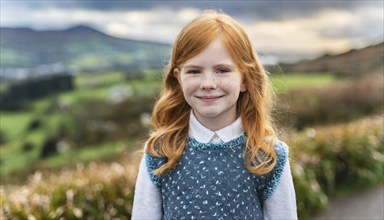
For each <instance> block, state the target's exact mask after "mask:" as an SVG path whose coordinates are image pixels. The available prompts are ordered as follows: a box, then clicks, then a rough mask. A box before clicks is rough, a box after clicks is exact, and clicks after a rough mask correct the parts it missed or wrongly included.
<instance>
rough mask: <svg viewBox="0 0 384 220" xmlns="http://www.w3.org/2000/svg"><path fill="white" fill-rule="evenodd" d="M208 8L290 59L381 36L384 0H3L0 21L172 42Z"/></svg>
mask: <svg viewBox="0 0 384 220" xmlns="http://www.w3.org/2000/svg"><path fill="white" fill-rule="evenodd" d="M204 9H215V10H219V11H223V12H225V13H228V14H229V15H231V16H233V17H234V18H235V19H236V20H238V21H239V22H240V23H241V24H243V25H244V26H245V28H246V30H247V31H248V33H249V34H250V36H251V38H252V40H253V42H254V45H255V47H256V49H257V50H258V51H259V52H263V53H266V54H270V55H272V56H274V57H278V58H279V59H283V60H285V61H289V60H295V59H305V58H312V57H315V56H318V55H321V54H323V53H340V52H344V51H347V50H349V49H351V48H361V47H364V46H367V45H370V44H376V43H379V42H382V41H383V40H384V30H383V27H384V0H360V1H358V0H307V1H306V0H269V1H267V0H263V1H145V0H144V1H122V0H120V1H116V0H108V1H107V0H93V1H87V0H81V1H68V0H67V1H64V0H52V1H37V0H36V1H35V0H33V1H28V0H0V10H1V11H0V12H1V13H0V26H1V27H30V28H33V29H35V30H48V29H55V30H57V29H65V28H69V27H71V26H74V25H79V24H85V25H89V26H91V27H93V28H96V29H98V30H100V31H103V32H105V33H107V34H110V35H113V36H117V37H122V38H131V39H138V40H150V41H158V42H164V43H172V41H173V40H174V39H175V38H176V35H177V33H178V32H179V31H180V29H181V28H182V27H183V26H184V25H185V24H186V23H187V22H189V21H191V20H192V19H193V18H195V17H196V16H197V15H198V14H199V13H201V11H202V10H204Z"/></svg>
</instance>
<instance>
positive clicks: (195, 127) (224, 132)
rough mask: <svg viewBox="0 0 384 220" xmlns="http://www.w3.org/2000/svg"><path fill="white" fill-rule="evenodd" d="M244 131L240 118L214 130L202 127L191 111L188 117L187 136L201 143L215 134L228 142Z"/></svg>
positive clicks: (209, 139) (206, 141)
mask: <svg viewBox="0 0 384 220" xmlns="http://www.w3.org/2000/svg"><path fill="white" fill-rule="evenodd" d="M243 132H244V129H243V126H242V124H241V119H240V118H237V119H236V121H234V122H233V123H232V124H230V125H228V126H227V127H224V128H222V129H220V130H218V131H216V132H214V131H211V130H209V129H208V128H206V127H204V125H202V124H201V123H200V122H199V121H198V120H197V118H196V117H195V115H194V114H193V111H191V114H190V117H189V136H190V137H192V138H194V139H196V140H197V141H198V142H201V143H208V142H210V141H211V140H212V138H213V137H214V136H215V135H217V136H218V137H219V138H220V140H221V141H224V142H228V141H231V140H233V139H235V138H237V137H239V136H240V135H241V134H242V133H243Z"/></svg>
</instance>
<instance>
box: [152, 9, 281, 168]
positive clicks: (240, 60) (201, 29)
mask: <svg viewBox="0 0 384 220" xmlns="http://www.w3.org/2000/svg"><path fill="white" fill-rule="evenodd" d="M217 36H220V37H221V39H222V40H223V42H224V44H225V46H226V48H227V49H228V51H229V53H230V54H231V56H232V58H233V60H234V62H235V64H236V65H237V67H238V68H239V70H240V72H241V74H242V77H243V80H244V83H245V86H246V88H247V91H246V92H245V93H241V94H240V96H239V99H238V102H237V111H238V113H239V115H240V117H241V121H242V125H243V128H244V130H245V132H246V134H247V142H246V148H245V150H244V160H245V163H246V167H247V169H248V170H249V171H250V172H252V173H256V174H260V175H261V174H265V173H268V172H269V171H271V170H272V169H273V167H274V166H275V164H276V153H275V151H274V143H275V139H276V137H275V131H274V128H273V124H272V118H271V109H272V103H273V102H272V97H273V96H272V94H273V93H272V90H271V89H270V82H269V79H268V76H267V74H266V71H265V70H264V68H263V67H262V65H261V63H260V62H259V59H258V58H257V56H256V54H255V52H254V48H253V46H252V43H251V41H250V39H249V37H248V35H247V34H246V32H245V30H244V29H243V27H242V26H241V25H240V24H239V23H237V22H236V21H235V20H234V19H232V18H231V17H230V16H228V15H225V14H221V13H217V12H214V11H206V12H205V13H203V14H202V15H201V16H199V17H198V18H196V19H194V20H193V21H191V22H190V23H189V24H188V25H186V26H185V27H184V28H183V29H182V30H181V32H180V34H179V35H178V37H177V39H176V41H175V43H174V45H173V48H172V56H171V59H170V62H169V66H168V68H167V70H166V73H165V76H164V81H163V88H162V91H161V94H160V98H159V100H158V101H157V102H156V104H155V106H154V109H153V114H152V126H153V129H154V131H153V132H152V133H151V135H150V137H149V139H148V143H147V151H148V152H149V154H151V155H152V156H155V157H165V158H167V162H166V163H165V164H164V165H163V166H161V167H160V168H158V169H156V170H155V171H154V172H155V173H156V174H161V173H165V172H166V171H168V170H170V169H172V168H173V167H174V166H175V165H176V164H177V162H178V161H179V159H180V157H181V155H182V153H183V150H184V147H185V145H186V142H187V138H188V127H189V116H190V112H191V107H190V106H189V105H188V103H187V102H186V101H185V99H184V96H183V92H182V90H181V87H180V85H179V82H178V80H177V78H176V76H175V74H174V71H175V69H176V68H179V67H180V66H181V65H182V64H184V63H185V62H186V61H187V60H189V59H191V58H192V57H194V56H196V55H198V54H199V53H201V52H202V51H203V50H204V49H205V48H206V47H207V46H208V45H209V44H210V43H211V42H212V41H213V40H214V39H215V38H216V37H217Z"/></svg>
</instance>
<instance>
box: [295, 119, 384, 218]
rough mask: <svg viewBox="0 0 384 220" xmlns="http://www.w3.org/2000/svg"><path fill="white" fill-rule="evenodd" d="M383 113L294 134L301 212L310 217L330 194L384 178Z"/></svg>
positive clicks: (335, 194) (296, 183) (297, 185)
mask: <svg viewBox="0 0 384 220" xmlns="http://www.w3.org/2000/svg"><path fill="white" fill-rule="evenodd" d="M383 124H384V116H383V115H378V116H373V117H370V118H364V119H361V120H358V121H354V122H350V123H347V124H339V125H331V126H325V127H320V128H307V129H306V130H304V131H302V132H300V133H293V134H291V135H290V136H289V137H288V139H289V141H288V143H289V146H290V147H291V158H292V161H291V166H292V174H293V178H294V183H295V188H296V196H297V205H298V212H299V216H300V217H309V216H311V215H312V214H314V213H315V212H317V211H319V210H321V209H322V208H324V207H326V206H327V204H328V198H330V197H334V196H337V195H339V194H340V193H344V192H348V191H353V190H356V189H362V188H364V187H369V186H373V185H375V184H377V183H380V182H383V181H384V166H383V164H384V127H383Z"/></svg>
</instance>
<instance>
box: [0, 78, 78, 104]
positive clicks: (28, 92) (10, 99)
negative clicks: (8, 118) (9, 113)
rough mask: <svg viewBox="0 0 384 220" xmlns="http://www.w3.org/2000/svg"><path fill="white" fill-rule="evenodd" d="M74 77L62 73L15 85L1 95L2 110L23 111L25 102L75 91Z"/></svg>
mask: <svg viewBox="0 0 384 220" xmlns="http://www.w3.org/2000/svg"><path fill="white" fill-rule="evenodd" d="M73 88H74V86H73V77H72V75H70V74H67V73H62V74H57V75H52V76H45V77H42V78H32V79H29V80H24V81H20V82H17V83H13V84H11V85H10V86H9V88H8V89H7V91H6V92H3V93H0V109H2V110H4V109H5V110H15V109H16V110H18V109H22V108H20V107H22V106H23V102H27V101H32V100H36V99H38V98H41V97H44V96H48V95H51V94H55V93H59V92H63V91H69V90H73Z"/></svg>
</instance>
